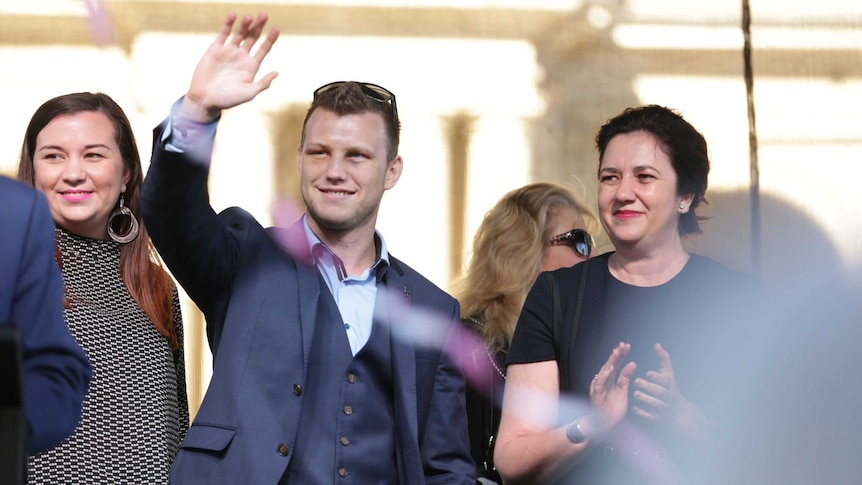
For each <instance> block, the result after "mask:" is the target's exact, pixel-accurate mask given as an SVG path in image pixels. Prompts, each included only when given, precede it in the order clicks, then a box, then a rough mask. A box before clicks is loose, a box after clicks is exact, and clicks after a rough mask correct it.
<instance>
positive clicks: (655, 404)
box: [632, 344, 705, 433]
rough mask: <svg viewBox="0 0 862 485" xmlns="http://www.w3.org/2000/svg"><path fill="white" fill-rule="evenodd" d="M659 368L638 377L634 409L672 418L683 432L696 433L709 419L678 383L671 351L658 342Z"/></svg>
mask: <svg viewBox="0 0 862 485" xmlns="http://www.w3.org/2000/svg"><path fill="white" fill-rule="evenodd" d="M655 353H656V355H657V356H658V370H651V371H648V372H647V373H646V375H645V376H644V377H642V378H641V377H639V378H637V379H635V381H634V385H635V389H636V390H635V392H634V394H633V397H634V399H635V401H636V403H635V404H634V406H633V407H632V412H633V413H635V414H637V415H638V416H641V417H643V418H646V419H650V420H663V419H664V420H669V421H670V424H671V426H673V428H674V429H676V430H677V431H680V432H683V433H696V432H697V431H699V429H700V427H701V425H702V423H704V422H705V419H704V415H703V412H702V411H701V410H700V409H698V407H697V406H695V405H694V404H692V403H691V402H690V401H689V400H688V399H686V398H685V396H683V395H682V394H681V393H680V392H679V389H677V387H676V379H675V377H674V373H673V365H672V364H671V360H670V354H669V353H668V352H667V351H666V350H665V349H664V348H663V347H662V346H661V344H655Z"/></svg>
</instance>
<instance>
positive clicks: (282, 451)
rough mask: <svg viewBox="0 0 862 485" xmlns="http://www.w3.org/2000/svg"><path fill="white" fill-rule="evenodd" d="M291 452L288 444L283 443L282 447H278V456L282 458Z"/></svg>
mask: <svg viewBox="0 0 862 485" xmlns="http://www.w3.org/2000/svg"><path fill="white" fill-rule="evenodd" d="M289 451H290V449H289V448H288V447H287V445H286V444H284V443H281V444H280V445H278V454H279V455H281V456H287V453H288V452H289Z"/></svg>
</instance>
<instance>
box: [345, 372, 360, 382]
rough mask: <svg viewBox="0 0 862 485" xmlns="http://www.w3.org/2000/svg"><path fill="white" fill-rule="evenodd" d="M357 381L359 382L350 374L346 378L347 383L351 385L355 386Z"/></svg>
mask: <svg viewBox="0 0 862 485" xmlns="http://www.w3.org/2000/svg"><path fill="white" fill-rule="evenodd" d="M358 380H359V378H358V377H356V375H355V374H350V375H349V376H347V382H349V383H351V384H356V381H358Z"/></svg>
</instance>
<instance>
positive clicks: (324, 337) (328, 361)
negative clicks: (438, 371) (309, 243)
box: [280, 278, 398, 485]
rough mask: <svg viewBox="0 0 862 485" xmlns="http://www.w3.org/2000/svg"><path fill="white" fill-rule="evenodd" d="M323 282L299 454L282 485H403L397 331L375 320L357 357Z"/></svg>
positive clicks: (295, 456) (310, 362) (307, 383)
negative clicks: (394, 354)
mask: <svg viewBox="0 0 862 485" xmlns="http://www.w3.org/2000/svg"><path fill="white" fill-rule="evenodd" d="M319 281H320V295H321V296H320V299H319V304H318V310H317V321H316V322H315V326H314V337H313V341H312V345H311V358H310V359H309V364H308V373H307V378H306V382H305V390H304V391H303V399H304V401H303V406H302V415H301V418H300V425H299V431H298V434H297V440H296V447H295V449H296V454H295V455H294V457H293V459H292V460H291V462H290V466H289V467H288V469H287V471H286V473H285V476H284V477H283V479H282V480H281V481H280V483H282V484H288V483H289V484H302V485H306V484H333V483H339V484H341V483H345V484H346V483H350V484H362V485H365V484H377V483H379V484H387V483H397V482H398V470H397V467H396V464H395V427H394V418H393V390H392V360H391V348H390V346H391V343H390V342H391V341H390V332H389V328H388V326H387V325H386V324H385V323H381V322H379V321H378V320H377V319H375V321H374V326H373V329H372V331H371V336H370V338H369V339H368V342H367V343H366V344H365V346H364V347H362V349H360V351H359V352H357V354H356V356H353V355H352V353H351V351H350V344H349V343H348V340H347V335H346V333H345V331H344V323H343V320H342V318H341V314H340V313H339V311H338V307H337V305H336V304H335V301H334V300H333V298H332V296H331V294H330V292H329V289H328V288H327V287H326V283H325V282H324V281H323V279H322V278H319ZM375 313H376V308H375Z"/></svg>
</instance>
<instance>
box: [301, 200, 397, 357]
mask: <svg viewBox="0 0 862 485" xmlns="http://www.w3.org/2000/svg"><path fill="white" fill-rule="evenodd" d="M306 217H308V216H307V215H304V216H302V225H303V227H304V228H305V235H306V237H307V238H308V247H310V248H311V256H312V258H313V260H314V265H315V266H316V267H317V270H318V271H320V274H321V276H323V280H324V281H325V282H326V286H327V287H328V288H329V292H330V293H331V294H332V298H333V299H334V300H335V303H336V305H338V311H339V312H341V319H342V323H343V324H344V330H345V331H346V332H347V340H348V341H349V342H350V351H351V352H353V355H356V353H357V352H359V350H360V349H362V347H363V346H364V345H365V344H366V343H367V342H368V338H369V337H370V336H371V328H372V324H373V322H374V300H375V299H376V298H377V283H378V282H379V281H380V280H381V278H383V275H384V274H385V273H386V269H387V268H388V267H389V253H388V252H387V251H386V242H385V241H384V240H383V236H381V235H380V233H379V232H378V231H374V245H375V247H376V249H377V259H376V260H375V262H374V264H373V265H371V267H370V268H368V269H366V270H365V271H363V272H362V274H360V275H358V276H348V275H347V270H346V269H345V268H344V263H343V262H342V261H341V259H340V258H339V257H338V256H336V255H335V253H333V252H332V251H331V250H330V249H329V248H328V247H327V246H326V244H324V243H323V242H322V241H321V240H320V238H318V237H317V235H316V234H314V232H313V231H312V230H311V228H310V227H309V226H308V221H307V220H306Z"/></svg>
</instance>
